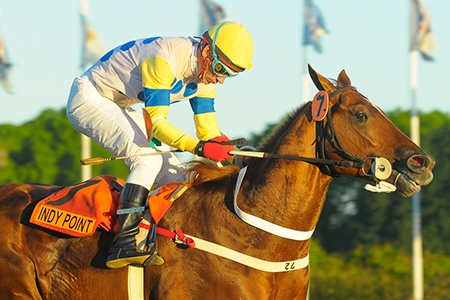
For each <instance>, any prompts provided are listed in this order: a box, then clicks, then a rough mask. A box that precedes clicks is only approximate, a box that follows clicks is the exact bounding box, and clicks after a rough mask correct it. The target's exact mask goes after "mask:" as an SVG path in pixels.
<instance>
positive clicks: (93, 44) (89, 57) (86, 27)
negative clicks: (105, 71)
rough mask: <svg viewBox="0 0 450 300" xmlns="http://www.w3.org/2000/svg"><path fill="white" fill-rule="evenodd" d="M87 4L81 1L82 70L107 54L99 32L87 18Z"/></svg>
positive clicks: (83, 0)
mask: <svg viewBox="0 0 450 300" xmlns="http://www.w3.org/2000/svg"><path fill="white" fill-rule="evenodd" d="M86 11H87V3H86V0H80V17H81V25H82V31H83V45H82V50H81V64H80V67H81V68H82V69H84V68H85V66H86V65H88V64H93V63H95V62H96V61H97V60H98V59H99V58H100V57H102V56H103V54H105V52H106V51H105V47H104V45H103V43H102V41H101V40H100V37H99V36H98V34H97V32H96V31H95V30H94V28H92V26H91V25H90V24H89V22H88V21H87V18H86Z"/></svg>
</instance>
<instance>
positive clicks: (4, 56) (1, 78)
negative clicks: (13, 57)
mask: <svg viewBox="0 0 450 300" xmlns="http://www.w3.org/2000/svg"><path fill="white" fill-rule="evenodd" d="M10 71H11V63H10V62H9V59H8V53H7V52H6V48H5V44H4V43H3V39H2V37H1V35H0V84H1V85H2V86H3V87H4V88H5V90H6V91H7V92H8V93H12V86H11V84H10V82H9V80H8V74H9V72H10Z"/></svg>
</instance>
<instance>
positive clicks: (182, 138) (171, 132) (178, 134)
mask: <svg viewBox="0 0 450 300" xmlns="http://www.w3.org/2000/svg"><path fill="white" fill-rule="evenodd" d="M145 109H146V110H147V111H148V113H149V114H150V117H151V118H152V123H153V124H152V126H153V136H154V137H155V138H157V139H158V140H160V141H161V142H163V143H164V144H167V145H169V146H170V147H173V148H176V149H180V150H182V151H189V152H191V153H193V154H195V147H196V146H197V144H198V140H197V139H195V138H193V137H191V136H190V135H189V134H187V133H184V132H183V131H181V130H180V129H178V128H177V127H176V126H175V125H173V124H171V123H170V122H169V121H168V120H167V119H166V118H167V115H168V113H169V107H168V106H150V107H146V108H145Z"/></svg>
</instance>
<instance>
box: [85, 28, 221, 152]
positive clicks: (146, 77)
mask: <svg viewBox="0 0 450 300" xmlns="http://www.w3.org/2000/svg"><path fill="white" fill-rule="evenodd" d="M198 45H199V42H198V40H195V39H193V38H190V37H188V38H182V37H180V38H163V37H154V38H148V39H139V40H134V41H131V42H128V43H125V44H124V45H121V46H119V47H116V48H115V49H113V50H111V51H110V52H108V53H107V54H105V55H104V56H103V57H102V58H101V59H100V60H99V61H98V62H97V63H95V64H94V65H93V66H92V67H91V68H90V69H88V70H87V71H86V73H85V74H86V75H87V76H88V77H89V78H90V79H91V80H92V81H93V82H94V84H95V87H96V88H97V90H98V91H99V93H100V94H101V95H102V96H103V97H106V98H109V99H111V100H112V101H114V102H115V103H117V104H118V105H119V106H121V107H129V106H131V105H133V104H137V103H144V106H145V108H146V110H147V111H148V112H149V113H150V116H151V118H152V121H153V136H154V137H155V138H157V139H158V140H160V141H162V142H164V143H166V144H168V145H169V146H172V147H175V148H178V149H180V150H187V151H191V152H193V151H194V150H195V146H196V145H197V143H198V140H197V139H195V138H193V137H191V136H189V135H188V134H185V133H183V131H181V130H179V129H178V128H176V127H175V126H173V125H172V124H171V123H170V122H169V121H168V120H167V116H168V112H169V106H170V105H171V104H173V103H175V102H179V101H184V100H191V108H192V111H193V112H194V120H195V124H196V125H197V126H198V127H197V128H196V132H197V134H196V135H197V137H198V138H206V137H208V138H213V137H215V136H218V135H220V130H219V128H218V125H217V121H216V116H215V111H214V97H215V92H216V86H215V84H209V85H206V84H203V83H202V82H201V81H200V80H199V79H198V76H197V75H198V69H197V68H198V67H197V51H198ZM203 114H204V116H202V115H203ZM202 119H203V121H201V120H202ZM210 121H212V123H209V122H210ZM215 133H217V135H214V136H211V135H212V134H215Z"/></svg>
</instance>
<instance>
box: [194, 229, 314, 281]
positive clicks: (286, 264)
mask: <svg viewBox="0 0 450 300" xmlns="http://www.w3.org/2000/svg"><path fill="white" fill-rule="evenodd" d="M186 236H187V237H189V238H191V239H193V240H194V242H195V248H196V249H199V250H203V251H206V252H209V253H212V254H215V255H218V256H221V257H224V258H227V259H230V260H233V261H235V262H238V263H240V264H243V265H246V266H249V267H252V268H255V269H258V270H261V271H265V272H272V273H273V272H289V271H296V270H299V269H302V268H306V267H307V266H308V264H309V255H306V256H305V257H303V258H300V259H296V260H291V261H282V262H271V261H266V260H262V259H259V258H255V257H252V256H249V255H246V254H243V253H240V252H237V251H234V250H231V249H228V248H226V247H223V246H220V245H218V244H215V243H211V242H208V241H205V240H202V239H200V238H197V237H194V236H191V235H188V234H186Z"/></svg>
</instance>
